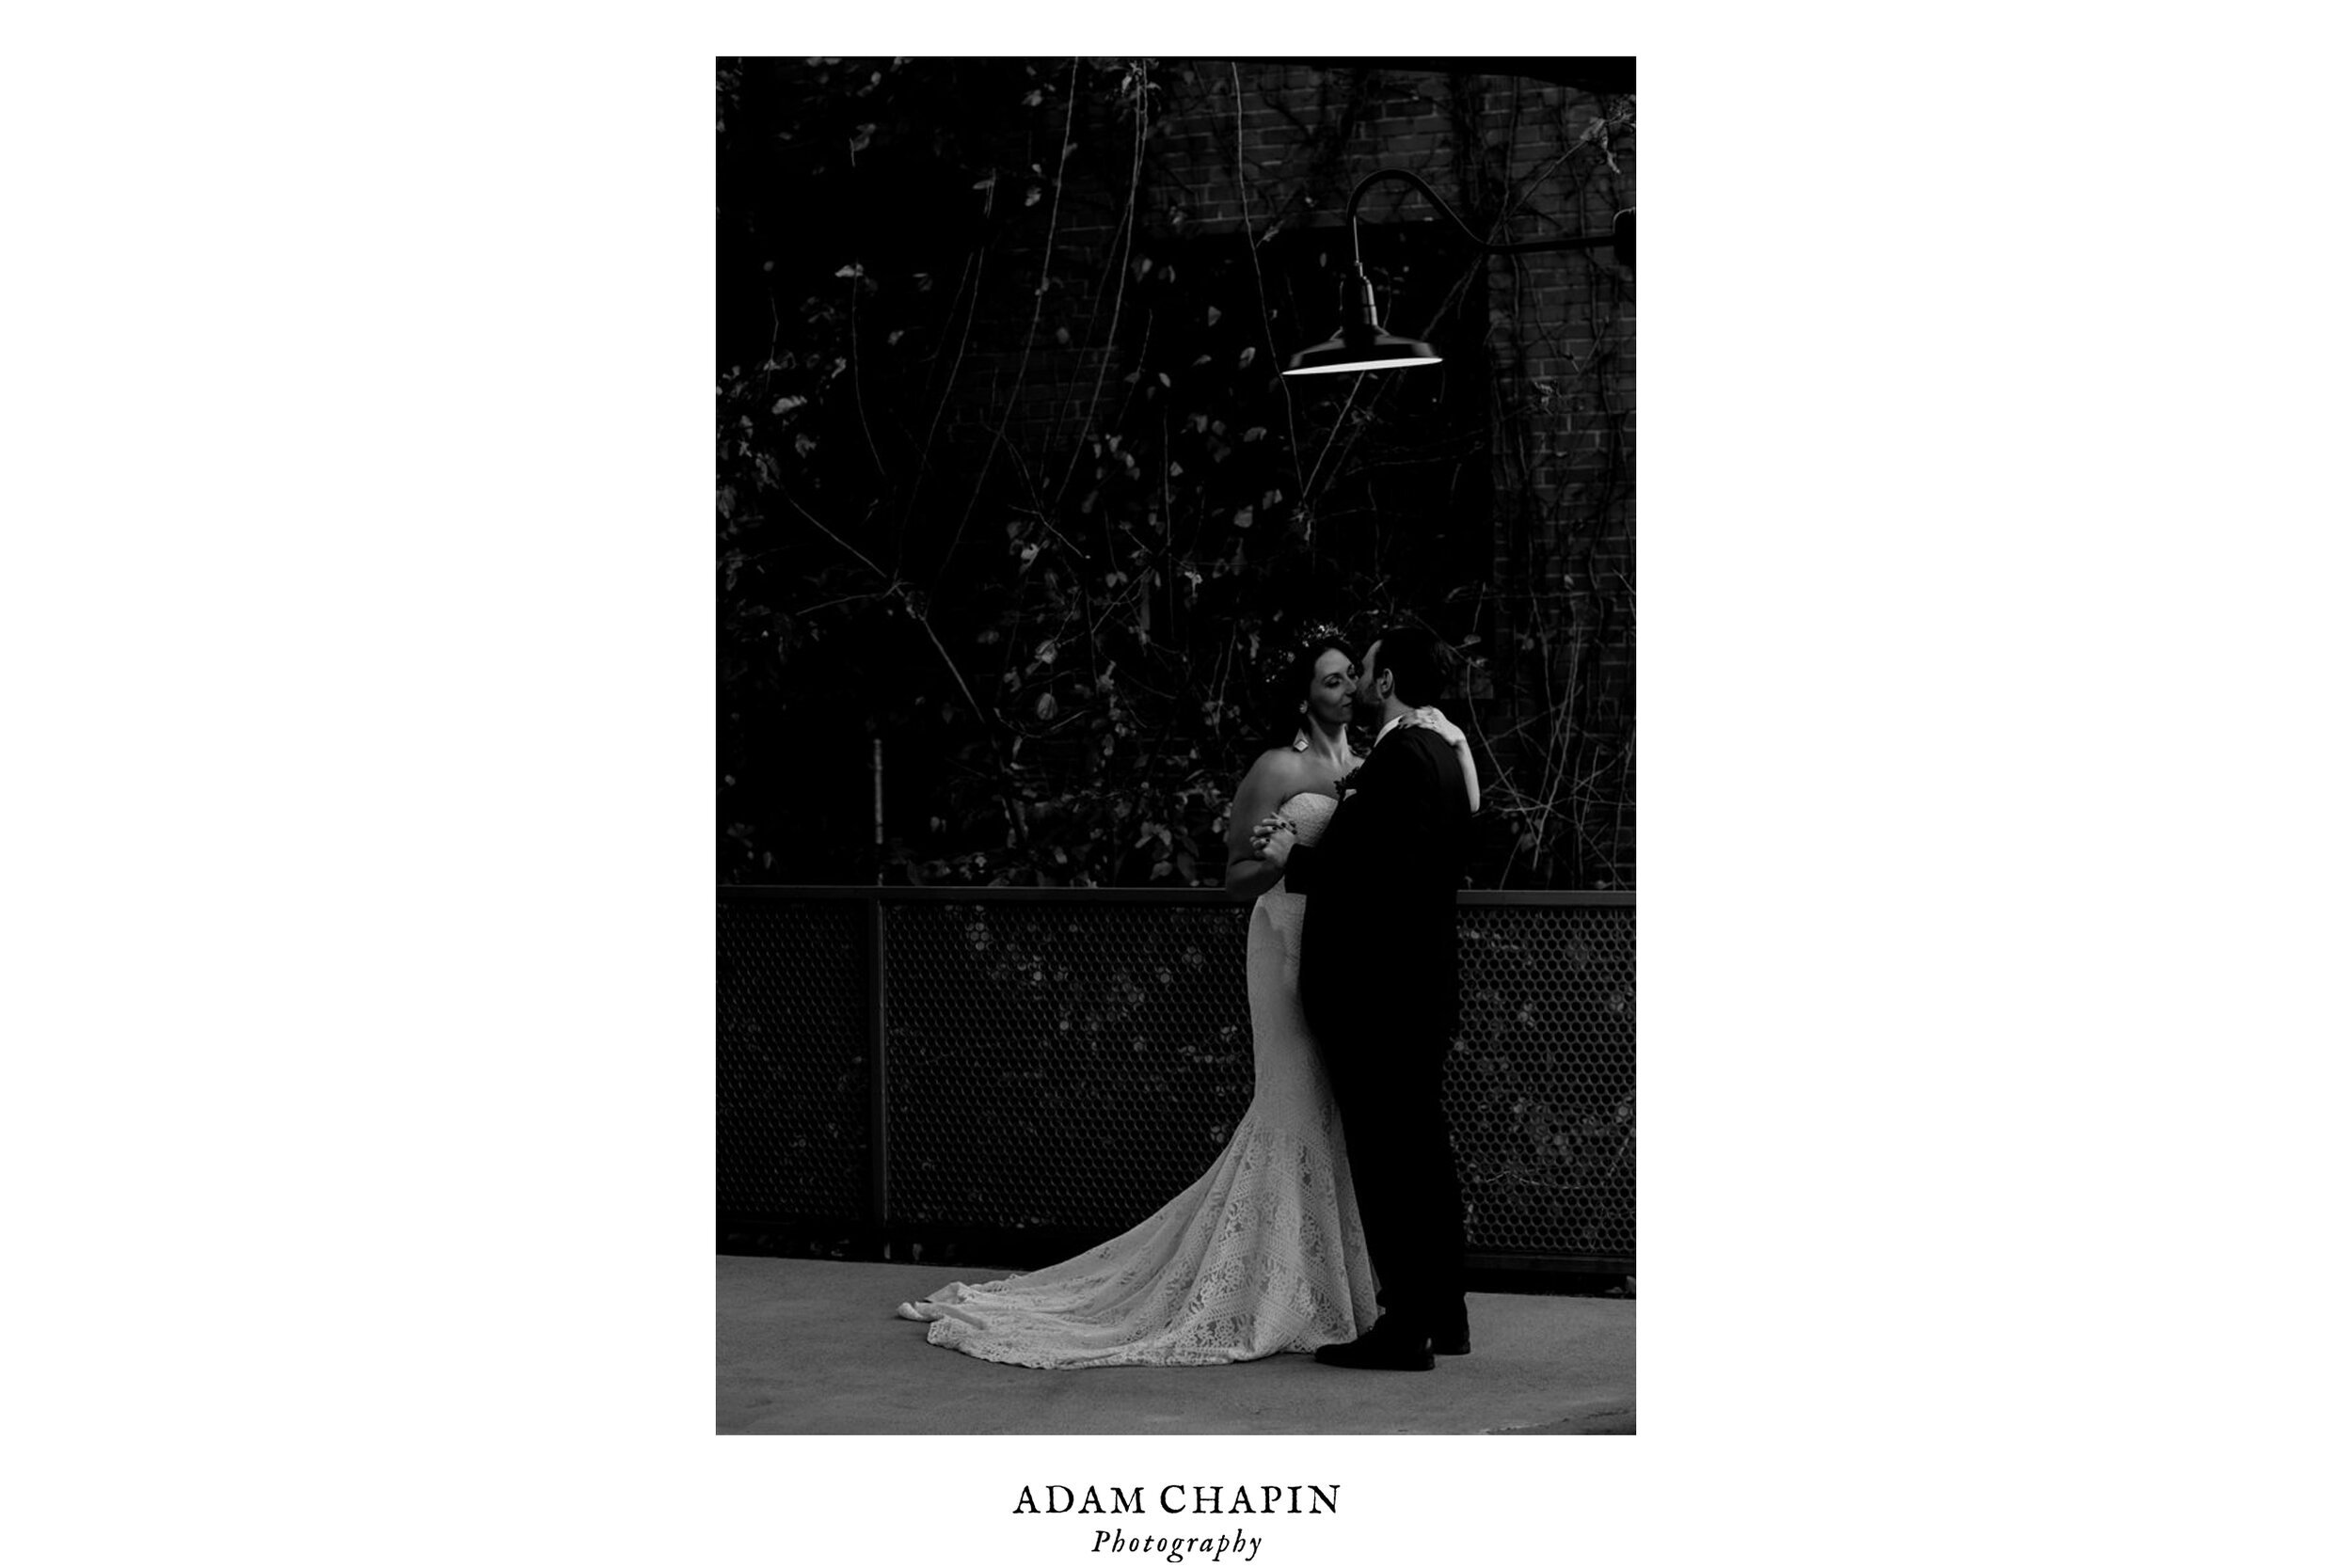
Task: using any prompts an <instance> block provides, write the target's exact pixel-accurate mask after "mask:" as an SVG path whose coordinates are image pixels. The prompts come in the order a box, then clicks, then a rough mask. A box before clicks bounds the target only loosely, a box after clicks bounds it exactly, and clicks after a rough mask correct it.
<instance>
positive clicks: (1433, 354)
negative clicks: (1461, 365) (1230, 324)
mask: <svg viewBox="0 0 2352 1568" xmlns="http://www.w3.org/2000/svg"><path fill="white" fill-rule="evenodd" d="M1444 357H1445V356H1443V355H1441V354H1439V353H1438V351H1437V350H1436V349H1434V348H1431V347H1430V346H1429V345H1428V344H1427V343H1424V342H1422V341H1421V340H1420V339H1418V338H1396V337H1391V335H1389V334H1388V333H1386V332H1377V331H1375V332H1360V333H1359V332H1343V333H1341V334H1340V335H1339V336H1338V337H1336V338H1334V339H1332V340H1331V341H1329V342H1327V343H1317V344H1316V345H1315V346H1314V347H1312V348H1309V349H1301V350H1299V351H1298V352H1297V353H1296V354H1294V355H1292V356H1291V360H1290V363H1289V364H1288V365H1286V366H1284V367H1283V369H1282V373H1283V374H1284V375H1335V374H1337V373H1338V372H1341V371H1401V370H1406V369H1408V368H1410V367H1411V366H1414V365H1435V364H1438V363H1441V362H1442V361H1443V359H1444Z"/></svg>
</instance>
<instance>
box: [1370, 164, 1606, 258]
mask: <svg viewBox="0 0 2352 1568" xmlns="http://www.w3.org/2000/svg"><path fill="white" fill-rule="evenodd" d="M1383 180H1402V181H1404V182H1406V184H1408V185H1411V186H1412V187H1413V188H1414V189H1415V190H1418V191H1419V192H1421V194H1422V195H1423V196H1425V197H1427V198H1429V200H1430V204H1431V205H1433V206H1435V207H1436V208H1437V209H1438V211H1439V212H1440V213H1443V214H1445V215H1446V216H1447V217H1448V218H1450V219H1452V220H1453V223H1454V228H1456V229H1458V230H1461V231H1462V238H1464V239H1466V240H1468V241H1469V242H1470V244H1472V245H1476V246H1477V247H1478V248H1479V249H1481V250H1489V251H1499V252H1507V253H1513V254H1516V253H1519V252H1523V251H1531V250H1591V249H1594V248H1596V247H1597V246H1600V245H1613V246H1614V247H1615V249H1616V252H1617V260H1618V261H1621V262H1623V263H1625V264H1626V265H1628V266H1630V265H1632V264H1633V209H1631V208H1630V207H1629V208H1627V209H1626V210H1625V211H1623V212H1621V213H1619V214H1617V215H1616V218H1615V220H1614V221H1613V222H1612V223H1611V225H1610V230H1609V232H1608V233H1606V234H1563V235H1560V236H1558V237H1557V238H1554V239H1549V240H1506V241H1502V242H1500V243H1498V242H1496V241H1492V240H1482V239H1480V238H1479V237H1478V236H1477V235H1475V234H1473V233H1471V232H1470V225H1469V224H1467V223H1464V222H1463V221H1462V219H1461V217H1460V215H1459V214H1456V213H1455V212H1454V209H1453V208H1451V207H1449V206H1447V205H1446V204H1445V198H1443V197H1441V196H1439V195H1438V193H1437V192H1436V191H1434V190H1431V189H1430V188H1429V182H1428V181H1426V180H1423V179H1422V177H1421V176H1420V175H1418V174H1415V173H1414V172H1413V171H1412V170H1411V169H1409V168H1376V169H1374V170H1373V171H1372V172H1371V173H1370V174H1367V175H1365V176H1364V177H1363V178H1362V179H1361V180H1359V181H1357V182H1356V188H1355V189H1354V190H1353V191H1351V192H1349V193H1348V197H1347V243H1348V244H1349V245H1350V246H1351V247H1353V248H1354V250H1355V252H1356V259H1357V261H1359V263H1360V262H1361V261H1362V260H1363V255H1364V248H1363V245H1362V242H1361V241H1360V240H1359V239H1358V237H1357V233H1356V209H1357V208H1358V207H1359V205H1361V204H1362V202H1363V199H1364V193H1365V192H1366V191H1368V190H1370V189H1372V187H1373V186H1375V185H1376V184H1378V183H1380V182H1382V181H1383Z"/></svg>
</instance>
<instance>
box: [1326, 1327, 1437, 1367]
mask: <svg viewBox="0 0 2352 1568" xmlns="http://www.w3.org/2000/svg"><path fill="white" fill-rule="evenodd" d="M1315 1359H1316V1360H1317V1361H1320V1362H1322V1363H1323V1364H1324V1365H1325V1366H1327V1367H1355V1368H1359V1369H1360V1370H1367V1371H1382V1372H1425V1371H1427V1370H1430V1369H1431V1368H1432V1367H1435V1366H1436V1365H1437V1364H1438V1358H1437V1357H1436V1356H1434V1355H1432V1354H1429V1340H1428V1339H1427V1338H1425V1337H1424V1336H1422V1335H1418V1334H1401V1333H1396V1332H1393V1331H1391V1332H1386V1333H1384V1332H1382V1330H1381V1329H1379V1328H1375V1329H1374V1330H1373V1331H1372V1332H1371V1333H1369V1334H1367V1335H1365V1336H1363V1337H1362V1338H1359V1339H1352V1340H1350V1341H1349V1342H1348V1343H1346V1344H1344V1345H1326V1346H1324V1347H1323V1348H1322V1349H1321V1350H1319V1351H1317V1352H1315Z"/></svg>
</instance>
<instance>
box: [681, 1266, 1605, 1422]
mask: <svg viewBox="0 0 2352 1568" xmlns="http://www.w3.org/2000/svg"><path fill="white" fill-rule="evenodd" d="M955 1277H956V1275H954V1274H952V1273H949V1272H947V1271H945V1270H942V1269H941V1268H939V1267H938V1266H937V1265H932V1264H914V1263H836V1262H829V1261H820V1260H815V1259H793V1258H737V1257H727V1256H722V1257H721V1258H720V1259H719V1431H720V1432H721V1433H940V1434H963V1433H1041V1434H1050V1435H1059V1434H1073V1433H1075V1434H1090V1433H1301V1432H1304V1433H1461V1432H1479V1433H1508V1434H1513V1435H1548V1434H1553V1433H1560V1434H1565V1433H1631V1432H1632V1431H1633V1307H1634V1304H1633V1303H1632V1302H1630V1301H1616V1300H1604V1299H1597V1298H1593V1297H1587V1296H1521V1295H1472V1296H1471V1297H1470V1341H1471V1354H1469V1355H1464V1356H1439V1357H1438V1366H1437V1370H1435V1371H1429V1372H1366V1371H1347V1370H1341V1369H1338V1368H1333V1367H1323V1366H1318V1365H1316V1363H1315V1361H1314V1359H1313V1358H1312V1357H1311V1356H1306V1355H1276V1356H1269V1357H1267V1358H1266V1359H1264V1360H1263V1361H1247V1362H1243V1363H1240V1364H1238V1365H1235V1366H1230V1367H1104V1368H1096V1369H1091V1370H1083V1371H1058V1372H1057V1371H1040V1370H1036V1369H1034V1368H1030V1367H1008V1366H1001V1365H999V1364H997V1363H995V1362H991V1361H980V1360H977V1359H975V1358H974V1357H972V1356H969V1355H965V1354H961V1352H957V1351H948V1350H941V1349H939V1348H938V1347H936V1346H934V1345H932V1344H930V1342H929V1341H928V1340H926V1339H925V1338H924V1337H923V1330H924V1327H925V1325H924V1324H922V1323H912V1322H909V1321H908V1320H906V1319H904V1318H900V1317H898V1316H896V1315H895V1313H894V1309H895V1308H896V1307H897V1306H898V1303H900V1302H901V1301H909V1300H913V1299H914V1298H915V1297H918V1296H922V1295H926V1294H928V1293H930V1291H934V1290H937V1289H938V1288H939V1287H940V1286H942V1285H945V1284H946V1283H947V1282H948V1281H949V1280H950V1279H952V1278H955ZM979 1277H989V1276H987V1275H980V1276H979Z"/></svg>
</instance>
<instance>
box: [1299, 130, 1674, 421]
mask: <svg viewBox="0 0 2352 1568" xmlns="http://www.w3.org/2000/svg"><path fill="white" fill-rule="evenodd" d="M1383 180H1403V181H1405V182H1407V183H1409V184H1411V185H1413V186H1415V187H1417V188H1418V189H1419V190H1420V191H1421V193H1422V195H1423V196H1425V197H1427V198H1429V199H1430V201H1431V202H1432V203H1433V204H1435V205H1436V207H1437V209H1438V211H1439V212H1441V213H1443V214H1445V215H1446V216H1447V217H1449V218H1453V219H1454V228H1456V229H1459V230H1461V231H1462V234H1463V237H1464V238H1466V239H1468V240H1469V241H1470V244H1472V245H1476V246H1477V247H1478V248H1479V249H1481V250H1485V251H1502V252H1511V253H1518V252H1522V251H1531V250H1591V249H1595V248H1597V247H1598V246H1600V245H1608V246H1610V247H1611V248H1612V249H1613V251H1614V253H1615V256H1616V259H1617V261H1618V263H1619V264H1620V265H1622V266H1628V267H1629V266H1631V265H1632V264H1633V213H1632V211H1631V209H1628V210H1626V211H1625V212H1622V213H1619V214H1617V215H1616V218H1615V220H1614V221H1613V223H1611V224H1610V226H1609V232H1608V233H1606V234H1571V235H1564V236H1562V237H1560V238H1558V239H1550V240H1522V241H1518V242H1517V243H1511V244H1502V245H1497V244H1491V243H1489V242H1487V241H1485V240H1482V239H1480V238H1479V237H1478V236H1477V235H1475V234H1473V233H1471V232H1470V226H1469V225H1468V224H1466V223H1464V222H1463V221H1462V220H1461V219H1460V218H1459V217H1457V216H1455V214H1454V209H1453V208H1451V207H1449V206H1447V205H1446V204H1445V201H1444V199H1443V198H1440V197H1439V196H1438V193H1437V192H1436V191H1433V190H1431V189H1430V188H1429V183H1428V182H1427V181H1425V180H1423V179H1422V177H1421V176H1420V175H1418V174H1415V173H1414V172H1413V171H1412V170H1410V169H1405V168H1383V169H1375V170H1374V171H1373V172H1372V173H1370V174H1367V175H1365V176H1364V177H1363V179H1361V180H1359V181H1358V182H1357V183H1356V189H1355V190H1354V191H1353V192H1351V193H1350V194H1349V196H1348V198H1347V238H1348V244H1349V245H1350V247H1351V248H1352V249H1353V251H1354V252H1355V264H1354V266H1353V267H1352V268H1351V269H1350V271H1351V273H1352V274H1353V276H1349V277H1342V278H1341V279H1340V329H1339V331H1338V332H1337V333H1336V334H1334V335H1333V336H1332V338H1331V339H1330V341H1327V342H1321V343H1317V344H1316V345H1315V346H1314V347H1312V348H1310V349H1301V350H1300V351H1299V352H1298V353H1296V354H1294V355H1292V356H1290V359H1289V361H1288V363H1286V364H1285V365H1284V366H1283V367H1282V373H1283V374H1284V375H1332V374H1335V373H1337V372H1341V371H1400V370H1407V369H1410V368H1411V367H1413V366H1415V365H1437V364H1442V363H1443V362H1444V359H1445V356H1443V355H1441V354H1439V353H1438V351H1437V350H1436V349H1434V348H1431V347H1430V346H1429V345H1428V344H1427V343H1424V342H1422V341H1421V340H1420V339H1418V338H1400V337H1397V336H1396V335H1395V334H1393V333H1391V332H1390V331H1389V330H1388V329H1387V328H1385V327H1383V326H1382V325H1380V318H1379V315H1378V314H1377V313H1376V312H1375V310H1374V309H1373V303H1372V279H1371V278H1370V277H1366V276H1365V274H1364V252H1363V242H1362V239H1361V237H1360V236H1359V234H1358V233H1357V230H1356V208H1357V206H1358V205H1359V203H1360V202H1362V200H1363V198H1364V193H1365V192H1366V191H1368V190H1370V189H1371V188H1372V187H1373V186H1374V185H1375V184H1377V183H1378V182H1381V181H1383Z"/></svg>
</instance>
